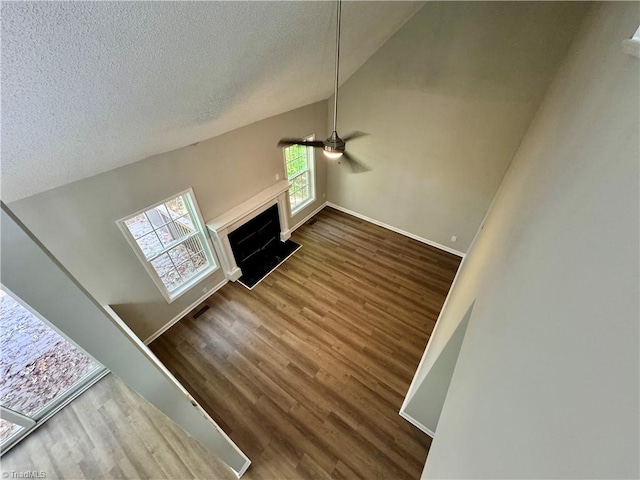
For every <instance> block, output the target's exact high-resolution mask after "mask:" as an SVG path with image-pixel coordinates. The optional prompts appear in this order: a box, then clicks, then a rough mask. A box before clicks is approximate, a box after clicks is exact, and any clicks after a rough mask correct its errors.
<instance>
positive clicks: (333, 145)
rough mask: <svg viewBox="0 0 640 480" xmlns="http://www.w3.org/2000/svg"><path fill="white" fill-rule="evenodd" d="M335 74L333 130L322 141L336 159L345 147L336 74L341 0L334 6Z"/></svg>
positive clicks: (337, 71)
mask: <svg viewBox="0 0 640 480" xmlns="http://www.w3.org/2000/svg"><path fill="white" fill-rule="evenodd" d="M336 10H337V11H336V75H335V82H334V86H333V132H331V136H330V137H329V138H327V139H326V140H325V141H324V142H323V143H324V148H323V151H324V154H325V155H326V156H327V157H328V158H331V159H334V160H335V159H338V158H340V157H341V156H342V154H343V153H344V149H345V143H344V141H343V140H342V139H341V138H340V137H339V136H338V76H339V73H340V20H341V18H340V17H341V15H342V0H337V6H336Z"/></svg>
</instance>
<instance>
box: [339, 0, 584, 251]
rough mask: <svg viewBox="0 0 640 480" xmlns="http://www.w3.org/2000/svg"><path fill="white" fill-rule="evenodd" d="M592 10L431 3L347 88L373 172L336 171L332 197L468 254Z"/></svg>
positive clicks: (344, 123)
mask: <svg viewBox="0 0 640 480" xmlns="http://www.w3.org/2000/svg"><path fill="white" fill-rule="evenodd" d="M584 9H585V6H584V4H580V3H571V2H567V3H565V2H559V3H556V2H495V3H491V2H427V3H426V5H425V6H424V7H423V8H422V9H421V10H420V11H419V12H418V13H417V14H416V15H415V16H414V17H413V18H411V19H410V20H409V21H408V22H407V24H406V25H405V26H404V27H402V28H401V29H400V30H399V31H398V32H397V33H396V34H395V35H394V36H393V37H391V39H390V40H389V41H388V42H387V43H386V44H385V45H383V46H382V48H381V49H380V50H378V52H376V53H375V54H374V55H373V56H372V57H371V58H370V59H369V60H368V61H367V63H365V64H364V65H363V66H362V67H361V68H360V69H359V70H358V71H357V72H356V73H355V74H354V75H353V76H352V77H351V78H350V79H349V80H348V81H347V82H345V84H344V85H343V86H342V87H341V88H340V98H339V100H340V102H339V103H340V105H339V125H338V129H339V131H340V132H342V133H346V132H349V131H352V130H360V131H364V132H367V133H369V136H368V137H366V138H362V139H359V140H357V141H354V142H353V143H351V144H349V145H348V150H349V151H351V152H352V153H354V154H355V155H356V156H357V157H358V158H359V159H361V160H362V161H363V162H365V163H367V164H368V165H369V167H370V168H371V171H370V172H366V173H361V174H356V175H354V174H349V173H348V170H346V169H344V168H343V167H344V166H339V165H335V164H330V165H329V167H328V193H327V195H328V200H329V201H330V202H333V203H336V204H338V205H340V206H342V207H345V208H348V209H350V210H353V211H356V212H358V213H360V214H363V215H366V216H368V217H371V218H373V219H376V220H378V221H381V222H384V223H386V224H389V225H391V226H394V227H396V228H400V229H402V230H405V231H408V232H410V233H413V234H415V235H418V236H420V237H422V238H426V239H428V240H431V241H434V242H437V243H439V244H442V245H445V246H447V247H450V248H453V249H455V250H458V251H461V252H466V251H467V248H468V247H469V245H470V243H471V240H472V239H473V236H474V234H475V233H476V231H477V229H478V226H479V225H480V222H481V221H482V218H483V216H484V214H485V213H486V210H487V208H488V207H489V204H490V202H491V199H492V198H493V196H494V195H495V192H496V190H497V188H498V185H499V184H500V182H501V180H502V177H503V175H504V172H505V170H506V168H507V166H508V165H509V162H510V161H511V159H512V158H513V155H514V153H515V152H516V149H517V148H518V145H519V144H520V140H521V139H522V136H523V135H524V133H525V131H526V129H527V127H528V125H529V123H530V121H531V119H532V117H533V115H534V114H535V112H536V109H537V108H538V105H539V102H540V100H541V99H542V96H543V94H544V92H545V90H546V88H547V86H548V84H549V82H550V81H551V78H552V76H553V74H554V73H555V71H556V69H557V67H558V65H559V63H560V60H561V59H562V58H563V56H564V55H565V54H566V49H567V47H568V45H569V42H570V40H571V38H573V35H574V33H575V30H576V25H577V24H578V23H579V22H580V20H581V18H582V15H583V12H584ZM329 108H331V104H330V105H329ZM453 235H455V236H457V237H458V239H457V242H455V243H453V242H452V241H451V236H453Z"/></svg>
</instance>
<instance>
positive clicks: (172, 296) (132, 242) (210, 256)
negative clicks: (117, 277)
mask: <svg viewBox="0 0 640 480" xmlns="http://www.w3.org/2000/svg"><path fill="white" fill-rule="evenodd" d="M185 194H188V196H189V200H190V201H189V202H187V203H188V205H186V207H187V210H188V211H189V213H190V214H191V215H192V216H193V217H194V220H195V221H197V222H199V227H200V228H201V233H199V232H194V233H193V234H192V235H190V236H189V237H185V239H186V238H191V237H194V236H198V237H199V238H200V240H201V241H202V246H203V251H204V253H205V255H206V256H207V260H208V261H209V263H210V266H209V268H206V269H205V270H203V271H201V272H200V273H198V274H197V275H195V276H194V277H193V278H191V279H189V281H187V282H185V283H183V284H182V285H180V287H178V288H176V289H175V290H173V291H171V292H169V290H167V287H165V285H164V283H163V282H162V279H161V278H160V276H159V275H158V273H157V272H156V271H155V269H154V268H153V266H152V265H151V260H152V259H153V258H155V257H153V258H151V259H147V257H146V256H145V255H144V252H143V251H142V249H141V248H140V246H139V245H138V242H136V239H135V238H134V236H133V235H132V234H131V232H130V231H129V228H127V226H126V224H125V223H124V222H125V221H127V220H129V219H130V218H132V217H135V216H136V215H140V214H141V213H144V212H146V211H147V210H150V209H152V208H155V207H157V206H159V205H162V204H164V203H166V202H168V201H169V200H173V199H174V198H177V197H180V196H181V195H185ZM116 225H118V228H119V229H120V231H121V232H122V234H123V235H124V237H125V238H126V239H127V241H128V242H129V246H130V247H131V249H132V250H133V251H134V253H135V254H136V256H137V257H138V260H140V262H141V263H142V265H143V266H144V269H145V270H146V271H147V273H148V274H149V276H150V277H151V279H152V280H153V283H155V284H156V287H158V290H160V293H161V294H162V296H163V297H164V299H165V300H166V301H167V303H172V302H174V301H175V300H176V299H178V298H179V297H181V296H182V295H184V294H185V293H187V292H188V291H189V290H190V289H191V288H193V287H194V286H195V285H196V284H197V283H199V282H200V281H202V280H204V278H205V277H208V276H209V275H211V274H212V273H213V272H215V271H216V270H218V269H219V268H220V265H219V263H218V259H217V258H216V256H215V253H214V249H213V244H212V243H211V237H209V232H208V230H207V227H206V224H205V222H204V219H203V217H202V213H200V207H198V202H197V201H196V196H195V193H194V192H193V188H191V187H190V188H188V189H187V190H184V191H182V192H179V193H176V194H175V195H171V196H170V197H167V198H165V199H164V200H161V201H159V202H156V203H154V204H152V205H149V206H148V207H145V208H142V209H140V210H138V211H137V212H135V213H132V214H129V215H127V216H126V217H123V218H121V219H119V220H116ZM185 239H181V240H180V241H179V242H177V243H182V242H184V240H185ZM177 243H176V244H177ZM172 247H173V245H172V246H170V247H167V248H168V249H170V248H172ZM158 255H160V254H158Z"/></svg>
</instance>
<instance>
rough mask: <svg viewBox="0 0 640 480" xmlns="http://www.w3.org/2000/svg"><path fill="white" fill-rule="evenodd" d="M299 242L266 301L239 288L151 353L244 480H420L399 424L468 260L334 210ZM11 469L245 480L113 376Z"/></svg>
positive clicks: (51, 474) (416, 439) (420, 448)
mask: <svg viewBox="0 0 640 480" xmlns="http://www.w3.org/2000/svg"><path fill="white" fill-rule="evenodd" d="M314 220H315V221H314ZM294 240H296V241H298V242H299V243H301V244H302V245H303V248H302V249H300V250H299V251H298V252H297V253H296V254H295V255H294V256H293V257H292V258H290V259H289V260H288V261H287V262H285V264H284V265H282V266H281V267H279V268H278V269H277V270H276V271H275V272H273V273H272V274H271V275H270V276H269V277H268V278H267V279H266V280H265V281H263V282H262V283H261V284H260V285H258V286H257V287H256V288H255V289H254V290H253V291H248V290H246V289H245V288H244V287H242V286H241V285H239V284H235V283H234V284H228V285H226V286H225V287H223V288H222V289H221V290H220V291H219V292H217V293H215V294H214V295H213V296H211V297H210V298H209V299H208V300H207V301H206V302H205V303H206V304H207V305H209V307H210V309H209V310H208V311H207V312H206V313H204V314H203V315H202V316H200V317H199V318H197V319H194V318H193V316H192V314H190V315H188V316H187V317H186V318H184V319H183V320H181V321H180V322H178V324H176V326H174V327H173V328H171V329H170V330H169V331H168V332H167V333H165V334H164V335H163V336H162V337H160V338H159V339H158V340H157V341H155V342H154V343H153V344H152V349H153V350H154V352H155V353H156V354H157V355H158V356H159V357H160V359H161V360H162V361H163V362H164V363H165V364H166V365H167V367H168V368H169V369H170V370H171V371H172V372H173V373H174V374H175V375H176V376H177V377H178V379H179V380H180V381H181V382H183V384H184V385H185V387H186V388H187V389H188V390H189V391H190V392H191V393H192V394H193V395H194V396H195V397H196V398H197V399H198V401H200V402H201V403H202V405H203V406H204V407H205V408H206V409H207V411H208V412H209V413H210V414H211V415H212V417H213V418H214V419H215V420H216V421H217V422H218V423H219V424H220V425H221V426H222V428H223V429H224V430H225V431H226V432H227V433H228V434H229V436H230V437H231V438H232V439H233V440H234V441H235V442H236V443H237V444H238V446H239V447H240V448H241V449H242V450H243V451H244V452H245V453H246V454H247V455H248V456H249V458H250V459H251V460H252V462H253V464H252V466H251V467H250V469H249V471H248V472H247V473H246V474H245V476H244V477H243V478H244V479H246V480H254V479H256V480H257V479H287V478H295V479H307V478H349V479H351V478H365V479H376V478H379V479H401V478H411V479H417V478H419V477H420V473H421V470H422V467H423V464H424V461H425V458H426V455H427V452H428V449H429V444H430V442H429V439H428V437H427V436H426V435H424V434H423V433H421V432H419V431H418V430H417V429H415V428H414V427H412V426H411V425H410V424H408V423H407V422H406V421H405V420H403V419H402V418H401V417H400V416H399V415H398V410H399V409H400V405H401V403H402V399H403V397H404V395H405V393H406V391H407V388H408V387H409V383H410V381H411V378H412V376H413V372H414V371H415V369H416V367H417V365H418V362H419V360H420V356H421V354H422V351H423V350H424V347H425V345H426V343H427V339H428V336H429V333H430V332H431V330H432V328H433V325H434V323H435V320H436V318H437V315H438V312H439V311H440V309H441V306H442V303H443V301H444V298H445V296H446V293H447V291H448V289H449V287H450V284H451V282H452V280H453V276H454V274H455V271H456V269H457V267H458V264H459V259H458V258H457V257H455V256H453V255H449V254H447V253H444V252H442V251H439V250H437V249H434V248H432V247H429V246H426V245H423V244H421V243H418V242H416V241H413V240H411V239H408V238H406V237H403V236H401V235H398V234H395V233H392V232H389V231H387V230H385V229H382V228H380V227H377V226H375V225H371V224H368V223H366V222H363V221H360V220H358V219H356V218H354V217H351V216H348V215H345V214H342V213H339V212H336V211H335V210H332V209H329V208H326V209H324V210H323V211H322V212H321V213H320V214H319V215H318V216H316V217H315V218H314V219H313V220H312V221H311V222H309V223H307V224H306V225H304V226H302V227H301V228H300V229H298V230H297V231H296V232H295V234H294ZM199 308H200V307H198V308H196V309H195V310H194V312H195V311H197V310H198V309H199ZM192 313H193V312H192ZM2 470H3V471H11V470H14V471H25V470H37V471H40V470H43V471H45V472H47V478H90V479H99V478H174V479H183V478H185V479H186V478H199V479H225V480H226V479H229V480H231V479H232V478H235V477H234V476H233V475H232V474H231V473H230V471H229V470H227V469H226V467H224V466H223V465H222V464H221V463H220V462H219V461H218V460H217V459H216V458H215V457H214V456H212V455H211V454H210V453H209V452H207V451H205V449H204V448H203V447H202V446H200V445H199V444H198V443H197V442H196V441H195V440H193V439H191V438H190V437H189V436H188V435H186V433H184V431H182V430H181V429H180V428H178V427H176V426H175V425H174V424H173V423H172V422H171V421H170V420H168V419H167V418H166V417H165V416H164V415H162V414H161V413H159V412H158V411H157V410H156V409H155V408H154V407H153V406H151V405H150V404H149V403H148V402H146V401H145V400H144V399H142V398H140V397H139V396H138V395H137V394H135V393H133V392H132V391H131V390H130V389H129V388H128V387H126V386H124V385H123V384H122V383H121V382H120V381H118V380H117V379H115V378H114V377H113V376H112V375H109V376H107V377H106V378H105V379H104V380H102V381H100V382H99V383H98V384H97V385H96V386H94V387H92V388H91V389H90V390H89V391H88V392H86V393H85V394H83V395H82V396H81V397H80V398H78V399H77V400H75V401H74V402H73V403H72V404H71V405H70V406H68V407H67V408H65V409H64V410H63V411H62V412H60V413H59V414H58V415H56V416H55V417H54V418H52V419H51V420H50V421H49V422H47V424H45V425H44V426H43V427H41V428H40V429H38V430H37V431H36V432H34V433H33V434H32V435H30V436H29V437H28V438H27V439H25V440H24V441H23V442H22V443H21V444H20V445H18V446H17V447H15V448H14V449H12V450H11V451H10V452H9V453H7V454H6V455H4V456H3V458H2Z"/></svg>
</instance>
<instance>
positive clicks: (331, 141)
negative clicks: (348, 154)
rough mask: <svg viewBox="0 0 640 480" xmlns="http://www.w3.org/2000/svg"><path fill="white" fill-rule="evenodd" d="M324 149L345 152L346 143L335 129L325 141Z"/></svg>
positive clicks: (330, 151) (331, 151)
mask: <svg viewBox="0 0 640 480" xmlns="http://www.w3.org/2000/svg"><path fill="white" fill-rule="evenodd" d="M323 143H324V151H325V152H328V153H344V148H345V143H344V140H342V139H341V138H340V137H339V136H338V133H337V132H336V131H335V130H334V131H333V133H332V134H331V136H330V137H329V138H327V139H326V140H325V141H324V142H323Z"/></svg>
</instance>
